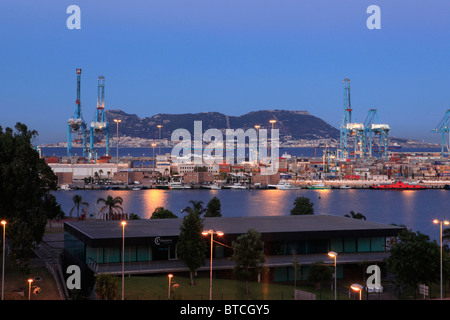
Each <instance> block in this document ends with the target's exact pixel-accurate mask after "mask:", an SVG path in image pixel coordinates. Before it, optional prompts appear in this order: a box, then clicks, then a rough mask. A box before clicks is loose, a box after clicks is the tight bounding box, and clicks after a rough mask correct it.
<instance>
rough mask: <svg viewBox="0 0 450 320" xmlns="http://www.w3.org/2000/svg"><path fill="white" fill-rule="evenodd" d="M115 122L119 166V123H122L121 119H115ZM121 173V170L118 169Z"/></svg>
mask: <svg viewBox="0 0 450 320" xmlns="http://www.w3.org/2000/svg"><path fill="white" fill-rule="evenodd" d="M114 122H115V123H116V124H117V165H119V123H121V122H122V120H120V119H114ZM117 171H119V168H117Z"/></svg>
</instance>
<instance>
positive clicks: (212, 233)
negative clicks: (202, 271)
mask: <svg viewBox="0 0 450 320" xmlns="http://www.w3.org/2000/svg"><path fill="white" fill-rule="evenodd" d="M208 234H209V235H211V259H210V266H209V300H212V261H213V237H214V234H217V235H218V236H223V232H222V231H213V230H208V231H203V232H202V235H204V236H207V235H208Z"/></svg>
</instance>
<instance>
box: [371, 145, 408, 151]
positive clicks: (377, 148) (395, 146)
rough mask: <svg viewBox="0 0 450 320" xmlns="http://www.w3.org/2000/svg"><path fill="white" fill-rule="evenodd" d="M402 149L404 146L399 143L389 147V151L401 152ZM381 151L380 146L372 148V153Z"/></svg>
mask: <svg viewBox="0 0 450 320" xmlns="http://www.w3.org/2000/svg"><path fill="white" fill-rule="evenodd" d="M401 148H402V146H401V145H400V144H398V143H393V144H390V145H388V150H399V149H401ZM381 149H382V150H383V149H384V148H383V147H381ZM379 150H380V146H378V145H374V146H372V151H374V152H378V151H379Z"/></svg>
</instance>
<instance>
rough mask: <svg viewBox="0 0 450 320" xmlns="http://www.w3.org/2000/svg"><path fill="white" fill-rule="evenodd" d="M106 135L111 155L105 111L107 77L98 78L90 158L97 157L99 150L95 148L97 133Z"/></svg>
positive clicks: (107, 146)
mask: <svg viewBox="0 0 450 320" xmlns="http://www.w3.org/2000/svg"><path fill="white" fill-rule="evenodd" d="M103 134H104V135H105V139H106V155H107V156H108V155H109V149H110V148H109V123H108V120H107V119H106V113H105V77H104V76H99V77H98V78H97V109H96V112H95V115H94V119H93V121H92V122H91V127H90V149H89V159H91V158H92V157H95V159H96V157H97V150H96V149H94V143H95V135H103Z"/></svg>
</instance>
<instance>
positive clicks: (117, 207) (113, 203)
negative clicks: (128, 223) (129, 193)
mask: <svg viewBox="0 0 450 320" xmlns="http://www.w3.org/2000/svg"><path fill="white" fill-rule="evenodd" d="M100 202H102V203H104V206H103V207H102V208H101V209H100V211H99V213H102V212H103V211H104V210H106V209H108V214H109V215H108V216H109V218H111V217H112V215H113V214H115V213H117V212H120V213H123V209H122V207H121V205H122V203H123V199H122V198H121V197H115V198H113V197H112V196H107V197H106V199H104V198H98V200H97V204H98V203H100Z"/></svg>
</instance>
